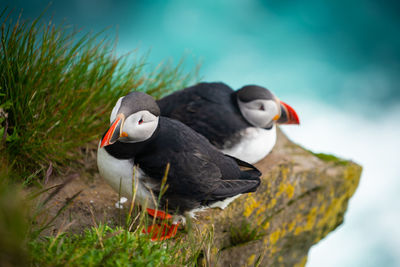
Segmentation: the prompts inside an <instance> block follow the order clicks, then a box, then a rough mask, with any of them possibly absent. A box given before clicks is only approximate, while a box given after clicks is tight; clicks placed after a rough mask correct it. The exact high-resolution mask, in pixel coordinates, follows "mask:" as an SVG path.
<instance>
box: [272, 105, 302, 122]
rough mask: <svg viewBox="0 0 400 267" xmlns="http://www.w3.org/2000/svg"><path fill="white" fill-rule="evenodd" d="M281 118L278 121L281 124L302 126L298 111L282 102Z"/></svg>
mask: <svg viewBox="0 0 400 267" xmlns="http://www.w3.org/2000/svg"><path fill="white" fill-rule="evenodd" d="M279 102H280V105H281V116H280V118H279V119H278V120H277V122H278V123H279V124H300V120H299V116H297V113H296V111H295V110H294V109H293V108H292V107H291V106H289V105H288V104H286V103H285V102H283V101H280V100H279Z"/></svg>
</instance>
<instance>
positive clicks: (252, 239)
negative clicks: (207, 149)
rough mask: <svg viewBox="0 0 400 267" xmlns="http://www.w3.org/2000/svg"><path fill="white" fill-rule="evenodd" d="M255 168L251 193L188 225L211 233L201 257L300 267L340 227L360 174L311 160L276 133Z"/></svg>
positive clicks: (317, 157)
mask: <svg viewBox="0 0 400 267" xmlns="http://www.w3.org/2000/svg"><path fill="white" fill-rule="evenodd" d="M255 165H256V167H257V168H259V169H260V171H261V172H262V173H263V176H262V177H263V178H262V183H261V185H260V187H259V188H258V190H257V192H255V193H252V194H247V195H243V196H241V197H240V198H238V199H237V200H235V201H234V202H233V203H232V204H231V205H230V206H229V207H228V208H226V209H225V210H223V211H221V210H218V209H213V210H208V211H205V212H203V213H201V214H200V215H199V216H198V220H193V225H194V227H197V228H198V229H199V232H203V233H204V232H205V231H207V232H209V231H213V232H214V237H213V238H214V244H213V247H212V248H211V249H210V252H209V254H210V255H206V256H207V257H208V258H211V259H215V260H214V264H215V265H217V266H254V265H258V266H304V265H305V263H306V261H307V254H308V251H309V249H310V247H311V246H312V245H314V244H316V243H317V242H318V241H319V240H321V239H322V238H324V237H325V236H326V235H327V234H328V233H329V232H331V231H333V230H334V229H335V228H336V227H337V226H339V225H340V224H341V223H342V222H343V217H344V213H345V211H346V209H347V205H348V201H349V199H350V197H351V196H352V195H353V194H354V192H355V190H356V188H357V185H358V182H359V179H360V175H361V170H362V168H361V167H360V166H359V165H357V164H355V163H353V162H351V161H345V160H341V159H338V158H336V157H333V156H330V155H325V154H313V153H311V152H309V151H307V150H305V149H303V148H301V147H300V146H298V145H296V144H294V143H292V142H291V141H290V140H289V139H288V138H287V137H286V136H285V135H284V134H283V133H282V132H281V131H279V132H278V141H277V144H276V146H275V148H274V150H273V151H272V153H271V154H270V155H268V156H267V157H266V158H265V159H263V160H262V161H260V162H258V163H257V164H255ZM210 228H212V229H210Z"/></svg>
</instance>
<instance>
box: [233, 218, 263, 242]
mask: <svg viewBox="0 0 400 267" xmlns="http://www.w3.org/2000/svg"><path fill="white" fill-rule="evenodd" d="M261 237H262V234H261V233H260V229H259V227H258V226H255V225H254V224H253V223H250V222H248V221H243V222H242V223H241V224H240V225H232V226H231V228H230V246H232V247H233V246H237V245H241V244H245V243H248V242H251V241H254V240H258V239H260V238H261Z"/></svg>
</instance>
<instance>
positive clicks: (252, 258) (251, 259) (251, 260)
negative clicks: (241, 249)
mask: <svg viewBox="0 0 400 267" xmlns="http://www.w3.org/2000/svg"><path fill="white" fill-rule="evenodd" d="M255 260H256V254H251V256H250V257H249V258H248V259H247V266H251V265H253V264H254V261H255Z"/></svg>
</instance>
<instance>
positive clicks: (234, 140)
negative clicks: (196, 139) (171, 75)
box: [157, 82, 300, 164]
mask: <svg viewBox="0 0 400 267" xmlns="http://www.w3.org/2000/svg"><path fill="white" fill-rule="evenodd" d="M157 104H158V105H159V107H160V109H161V116H164V117H169V118H172V119H176V120H179V121H181V122H183V123H184V124H186V125H187V126H189V127H190V128H192V129H193V130H195V131H196V132H198V133H200V134H202V135H203V136H204V137H206V138H207V139H208V140H209V141H210V142H211V144H213V145H214V146H215V147H217V148H218V149H219V150H220V151H222V152H223V153H225V154H227V155H230V156H233V157H236V158H238V159H240V160H242V161H245V162H248V163H250V164H254V163H256V162H258V161H260V160H261V159H263V158H264V157H265V156H266V155H268V154H269V153H270V151H271V150H272V148H273V147H274V145H275V143H276V124H300V121H299V117H298V115H297V113H296V111H295V110H294V109H293V108H292V107H291V106H289V105H288V104H286V103H284V102H283V101H280V100H279V99H278V98H277V97H276V96H275V95H274V94H272V93H271V91H269V90H268V89H267V88H264V87H261V86H257V85H246V86H243V87H242V88H240V89H239V90H237V91H235V90H233V89H232V88H231V87H229V86H228V85H226V84H225V83H222V82H212V83H206V82H202V83H198V84H196V85H194V86H191V87H187V88H184V89H182V90H179V91H176V92H174V93H172V94H170V95H168V96H165V97H163V98H161V99H159V100H158V101H157Z"/></svg>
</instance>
